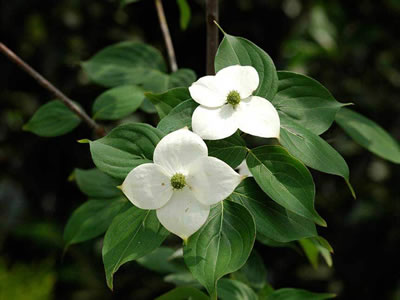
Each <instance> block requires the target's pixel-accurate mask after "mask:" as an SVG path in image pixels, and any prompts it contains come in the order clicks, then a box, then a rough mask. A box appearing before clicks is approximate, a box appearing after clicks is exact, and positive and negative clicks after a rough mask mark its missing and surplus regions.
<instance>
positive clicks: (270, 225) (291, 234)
mask: <svg viewBox="0 0 400 300" xmlns="http://www.w3.org/2000/svg"><path fill="white" fill-rule="evenodd" d="M228 199H230V200H232V201H235V202H237V203H240V204H242V205H244V206H245V207H246V208H247V209H248V210H249V211H250V213H251V214H252V215H253V216H254V219H255V221H256V228H257V237H258V233H261V234H262V235H263V236H265V237H267V238H269V239H272V240H273V241H276V242H280V243H287V242H290V241H295V240H299V239H302V238H305V237H311V236H315V235H317V231H316V229H315V225H314V223H313V222H311V221H309V220H308V219H306V218H303V217H301V216H299V215H297V214H295V213H293V212H291V211H289V210H286V209H285V208H283V207H282V206H280V205H279V204H276V203H275V202H274V201H272V200H271V199H270V198H269V197H268V196H267V195H265V193H264V192H263V191H262V190H261V189H260V188H259V186H258V185H257V183H256V182H255V181H254V179H253V178H246V179H245V180H243V181H242V182H241V183H240V185H239V186H238V187H237V188H236V190H235V191H234V192H233V193H232V194H231V195H230V196H229V198H228Z"/></svg>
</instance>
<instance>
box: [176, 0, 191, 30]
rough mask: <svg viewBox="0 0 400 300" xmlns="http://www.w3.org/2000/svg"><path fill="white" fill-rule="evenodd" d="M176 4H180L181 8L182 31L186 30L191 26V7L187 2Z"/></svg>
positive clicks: (177, 0)
mask: <svg viewBox="0 0 400 300" xmlns="http://www.w3.org/2000/svg"><path fill="white" fill-rule="evenodd" d="M176 3H177V4H178V7H179V13H180V18H179V21H180V24H181V29H182V30H185V29H186V28H187V27H188V25H189V21H190V17H191V12H190V6H189V4H188V3H187V1H186V0H176Z"/></svg>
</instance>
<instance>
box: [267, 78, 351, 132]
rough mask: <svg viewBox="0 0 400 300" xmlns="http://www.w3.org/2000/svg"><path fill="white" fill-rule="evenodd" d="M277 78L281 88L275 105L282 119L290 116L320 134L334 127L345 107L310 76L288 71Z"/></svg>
mask: <svg viewBox="0 0 400 300" xmlns="http://www.w3.org/2000/svg"><path fill="white" fill-rule="evenodd" d="M278 77H279V88H278V92H277V94H276V95H275V97H274V98H273V99H272V100H271V102H272V104H273V105H274V106H275V107H276V109H277V110H278V112H279V114H280V115H281V117H282V116H287V117H289V118H291V119H293V120H294V121H296V122H298V123H299V124H300V125H302V126H303V127H306V128H307V129H308V130H310V131H311V132H313V133H315V134H317V135H320V134H321V133H323V132H325V131H326V130H327V129H328V128H329V127H330V126H331V125H332V122H333V121H334V120H335V115H336V113H337V112H338V110H339V109H340V108H341V107H342V106H343V105H345V104H343V103H340V102H337V101H336V100H335V98H333V96H332V95H331V93H330V92H329V91H328V90H327V89H326V88H325V87H324V86H323V85H322V84H320V83H319V82H318V81H316V80H314V79H312V78H310V77H307V76H305V75H301V74H297V73H293V72H287V71H279V72H278Z"/></svg>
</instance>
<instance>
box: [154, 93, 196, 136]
mask: <svg viewBox="0 0 400 300" xmlns="http://www.w3.org/2000/svg"><path fill="white" fill-rule="evenodd" d="M197 106H199V104H198V103H196V102H194V101H193V100H191V99H190V100H186V101H184V102H182V103H181V104H178V105H177V106H176V107H174V108H173V109H172V110H171V112H170V113H169V114H168V115H167V116H165V118H163V119H162V120H161V121H160V123H158V125H157V129H159V130H161V131H162V132H164V133H165V134H168V133H170V132H172V131H175V130H178V129H181V128H183V127H185V126H186V127H188V128H189V129H190V128H192V115H193V112H194V110H195V109H196V107H197Z"/></svg>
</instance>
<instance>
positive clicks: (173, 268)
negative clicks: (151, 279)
mask: <svg viewBox="0 0 400 300" xmlns="http://www.w3.org/2000/svg"><path fill="white" fill-rule="evenodd" d="M174 253H175V250H173V249H171V248H168V247H159V248H157V249H155V250H154V251H153V252H151V253H150V254H147V255H145V256H143V257H141V258H139V259H137V262H138V263H139V264H141V265H142V266H144V267H146V268H147V269H150V270H152V271H155V272H158V273H172V272H179V271H182V269H181V268H179V267H178V265H177V264H174V263H173V261H171V257H172V255H173V254H174Z"/></svg>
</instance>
